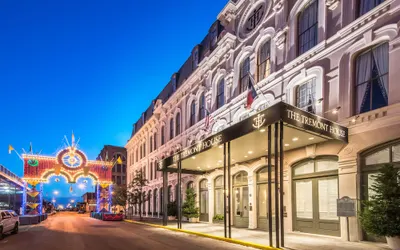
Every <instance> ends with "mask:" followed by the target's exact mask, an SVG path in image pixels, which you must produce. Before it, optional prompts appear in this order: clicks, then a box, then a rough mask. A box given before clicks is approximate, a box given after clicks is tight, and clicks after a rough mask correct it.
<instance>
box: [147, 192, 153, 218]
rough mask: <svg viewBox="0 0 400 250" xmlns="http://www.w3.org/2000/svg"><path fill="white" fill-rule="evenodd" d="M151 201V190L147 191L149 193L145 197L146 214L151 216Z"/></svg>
mask: <svg viewBox="0 0 400 250" xmlns="http://www.w3.org/2000/svg"><path fill="white" fill-rule="evenodd" d="M151 201H152V197H151V190H149V193H148V195H147V214H150V215H153V212H152V211H151V210H152V209H151Z"/></svg>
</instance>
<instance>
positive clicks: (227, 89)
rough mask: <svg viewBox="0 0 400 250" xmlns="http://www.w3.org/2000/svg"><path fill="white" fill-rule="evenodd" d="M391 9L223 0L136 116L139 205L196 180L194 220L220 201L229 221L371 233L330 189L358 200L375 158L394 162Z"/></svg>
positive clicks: (398, 107)
mask: <svg viewBox="0 0 400 250" xmlns="http://www.w3.org/2000/svg"><path fill="white" fill-rule="evenodd" d="M399 13H400V1H395V0H386V1H384V0H346V1H344V0H309V1H304V0H297V1H296V0H274V1H272V0H251V1H249V0H235V1H233V0H231V1H229V2H228V3H227V4H226V6H225V7H224V8H223V9H222V10H221V12H220V13H219V15H218V17H217V20H216V21H215V22H214V23H213V24H211V26H210V29H209V31H208V34H207V35H206V36H205V38H204V39H203V41H201V42H200V43H199V44H197V45H195V46H194V48H193V50H192V51H191V54H190V56H189V58H188V59H187V60H186V62H184V64H183V65H182V66H181V68H180V69H179V70H178V71H177V72H175V73H173V74H172V76H171V79H170V80H169V82H168V84H167V85H166V86H165V87H164V89H163V90H161V92H160V93H159V95H158V96H156V97H155V99H154V100H152V101H151V104H150V106H149V107H148V109H147V110H145V111H144V112H143V113H142V116H141V117H140V119H139V120H138V121H137V122H136V123H135V124H134V125H133V130H132V136H131V138H130V140H129V141H128V143H127V144H126V146H125V147H126V149H127V162H128V163H127V164H128V173H127V176H128V182H130V181H131V180H132V178H133V176H134V173H135V171H136V170H141V171H143V173H145V176H146V178H147V179H148V180H149V184H148V186H147V187H146V195H147V196H148V198H149V199H148V201H147V202H146V203H145V204H144V205H143V209H142V210H143V213H144V215H145V216H149V217H160V218H161V217H162V216H161V214H162V212H163V211H164V210H165V209H164V208H165V205H163V204H166V202H171V201H175V200H180V199H177V198H178V197H179V195H178V194H179V193H180V192H179V188H178V187H179V186H181V192H182V196H183V200H184V199H185V197H184V196H185V195H184V193H185V190H186V188H187V187H193V188H194V189H195V191H196V193H197V194H198V195H197V199H198V206H199V208H200V221H202V222H207V223H213V218H214V217H215V216H216V215H223V214H224V210H225V211H226V208H229V209H228V210H229V212H228V213H225V214H226V215H225V216H227V217H229V222H227V223H229V228H230V227H237V228H249V229H260V230H266V231H270V230H271V228H272V229H273V231H275V230H276V228H277V227H276V222H279V223H278V224H280V227H279V228H278V230H281V231H282V230H283V231H284V232H285V233H287V232H305V233H310V234H316V235H330V236H336V237H340V238H342V239H343V240H350V241H361V240H376V239H372V238H370V237H368V236H367V235H366V234H365V233H364V232H363V230H362V228H361V226H360V222H359V219H358V217H357V215H356V216H351V217H348V222H346V218H345V217H338V216H337V210H338V205H337V199H339V198H342V197H348V198H350V199H351V201H353V202H354V204H355V211H357V210H358V209H360V204H361V203H360V201H362V200H364V199H368V193H369V192H368V190H369V187H370V186H371V184H372V183H373V181H374V179H373V177H372V175H373V174H374V173H376V172H377V171H378V170H379V167H380V166H382V164H385V163H393V164H394V165H396V164H397V165H396V166H400V84H399V82H398V81H397V80H396V79H400V70H398V66H396V65H397V63H396V60H398V58H400V49H399V47H400V38H399V34H398V33H399V25H400V22H399V20H400V17H399ZM399 63H400V62H399ZM251 78H254V88H255V90H256V92H257V96H256V98H255V100H254V102H253V103H252V105H251V107H250V108H248V107H246V104H247V101H246V99H247V95H248V88H249V82H251V80H250V79H251ZM207 110H208V111H209V112H210V113H211V114H210V116H207ZM208 118H211V121H210V125H209V126H207V122H206V119H208ZM274 135H275V136H274ZM276 135H277V136H276ZM268 142H270V143H268ZM206 144H207V145H206ZM275 152H277V153H275ZM278 152H279V154H278ZM280 167H282V169H280ZM275 169H276V171H275ZM281 170H282V171H281ZM176 172H178V173H176ZM275 172H279V173H275ZM180 173H181V178H178V176H179V175H180ZM268 173H269V174H268ZM224 177H225V178H224ZM163 180H164V182H163ZM275 180H276V181H275ZM165 181H167V183H165ZM275 183H279V185H277V187H276V188H275ZM224 187H225V190H227V192H224ZM270 190H272V192H271V193H269V192H270ZM224 194H225V195H224ZM230 194H232V195H230ZM276 196H279V199H278V198H276ZM224 197H226V198H227V200H225V201H226V202H224ZM280 199H282V201H281V200H280ZM275 201H277V202H278V203H279V204H278V206H276V202H275ZM225 203H226V204H225ZM269 204H271V205H269ZM276 208H278V209H279V212H278V211H276ZM275 215H276V216H275ZM276 217H279V219H280V220H279V219H278V220H276ZM271 219H272V220H271ZM225 228H226V224H225Z"/></svg>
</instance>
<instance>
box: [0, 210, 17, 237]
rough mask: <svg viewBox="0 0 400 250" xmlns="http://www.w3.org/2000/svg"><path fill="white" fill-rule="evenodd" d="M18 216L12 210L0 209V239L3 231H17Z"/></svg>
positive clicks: (14, 232) (15, 232)
mask: <svg viewBox="0 0 400 250" xmlns="http://www.w3.org/2000/svg"><path fill="white" fill-rule="evenodd" d="M18 227H19V217H18V214H17V213H15V212H14V211H12V210H0V239H2V238H3V234H5V233H10V232H11V233H13V234H17V233H18Z"/></svg>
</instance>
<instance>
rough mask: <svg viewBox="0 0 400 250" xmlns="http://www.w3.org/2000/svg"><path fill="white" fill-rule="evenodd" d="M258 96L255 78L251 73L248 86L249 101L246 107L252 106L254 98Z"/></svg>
mask: <svg viewBox="0 0 400 250" xmlns="http://www.w3.org/2000/svg"><path fill="white" fill-rule="evenodd" d="M256 97H257V92H256V89H255V88H254V79H253V77H252V76H251V75H250V74H249V85H248V86H247V103H246V108H247V109H249V108H251V104H253V101H254V99H255V98H256Z"/></svg>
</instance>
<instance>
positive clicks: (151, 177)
mask: <svg viewBox="0 0 400 250" xmlns="http://www.w3.org/2000/svg"><path fill="white" fill-rule="evenodd" d="M149 179H150V180H152V179H153V162H150V176H149Z"/></svg>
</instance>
